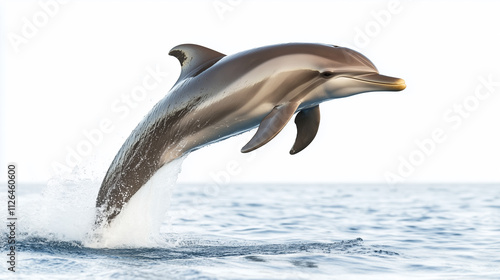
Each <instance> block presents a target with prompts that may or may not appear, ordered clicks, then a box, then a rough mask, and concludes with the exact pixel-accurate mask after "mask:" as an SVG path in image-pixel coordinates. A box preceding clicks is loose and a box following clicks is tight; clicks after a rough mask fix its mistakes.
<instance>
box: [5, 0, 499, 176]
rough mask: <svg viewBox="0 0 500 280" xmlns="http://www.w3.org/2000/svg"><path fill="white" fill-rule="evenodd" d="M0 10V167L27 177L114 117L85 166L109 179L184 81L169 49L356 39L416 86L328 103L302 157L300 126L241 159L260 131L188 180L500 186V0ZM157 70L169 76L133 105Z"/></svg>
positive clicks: (384, 67)
mask: <svg viewBox="0 0 500 280" xmlns="http://www.w3.org/2000/svg"><path fill="white" fill-rule="evenodd" d="M47 2H49V3H52V4H50V5H48V6H47V7H43V4H40V3H47ZM0 3H1V6H0V13H1V14H0V16H1V22H0V28H1V30H0V31H1V33H0V44H1V47H0V65H1V66H0V67H1V68H0V75H1V76H0V90H1V97H0V104H1V105H0V106H1V107H0V110H1V128H0V129H1V130H0V133H1V138H0V139H1V140H0V141H1V142H0V164H1V166H4V168H5V169H6V164H7V162H11V161H14V162H17V163H18V165H19V170H20V176H21V177H20V178H21V179H20V180H23V181H25V182H41V181H46V180H47V179H49V178H51V177H52V176H54V175H56V173H55V172H54V170H53V168H52V166H53V165H54V163H55V162H58V163H60V164H67V162H66V159H67V158H68V157H71V153H70V152H68V151H69V150H76V149H77V147H79V145H80V148H81V147H85V144H82V143H83V142H85V141H87V140H86V137H85V134H84V133H85V131H93V130H95V129H98V128H99V126H100V123H101V122H103V121H104V122H106V121H108V122H109V123H110V124H111V126H112V129H110V130H111V131H108V132H106V133H103V137H102V139H97V140H96V141H95V144H91V146H90V148H91V149H90V150H89V155H87V156H83V155H81V159H79V160H77V161H78V162H79V166H87V168H88V169H89V170H91V171H93V172H96V175H95V176H103V175H104V173H105V171H106V169H107V167H108V166H109V163H110V162H111V160H112V159H113V157H114V156H115V154H116V152H117V151H118V149H119V148H120V146H121V145H122V143H123V142H124V140H125V139H126V137H127V136H128V135H129V133H130V131H131V130H132V129H133V128H134V127H135V126H136V125H137V123H138V122H139V121H140V120H141V119H142V117H143V116H144V115H145V114H147V112H148V111H149V110H150V109H151V108H152V107H153V105H154V104H155V103H156V102H157V101H158V100H160V99H161V98H162V97H163V96H164V95H165V94H166V93H167V92H168V90H169V89H170V87H171V86H172V85H173V83H174V82H175V80H176V79H177V77H178V75H179V71H180V66H179V64H178V61H177V60H176V59H175V58H173V57H170V56H168V51H169V50H170V49H171V48H172V47H174V46H176V45H178V44H182V43H197V44H201V45H205V46H207V47H209V48H213V49H215V50H218V51H220V52H222V53H225V54H228V55H229V54H233V53H236V52H239V51H243V50H247V49H251V48H255V47H259V46H263V45H269V44H275V43H287V42H317V43H329V44H336V45H341V46H346V47H350V48H353V49H355V50H357V51H360V52H361V53H363V54H365V55H366V56H367V57H368V58H370V59H371V60H372V61H373V62H374V64H375V65H376V66H377V67H378V69H379V71H380V72H381V73H382V74H386V75H389V76H395V77H400V78H403V79H405V80H406V83H407V86H408V87H407V89H406V90H404V91H403V92H379V93H366V94H362V95H358V96H354V97H350V98H346V99H342V100H334V101H330V102H327V103H323V104H322V105H321V106H320V107H321V124H320V130H319V133H318V135H317V136H316V139H315V140H314V141H313V143H312V144H311V145H310V146H309V147H307V148H306V149H305V150H304V151H302V152H301V153H299V154H297V155H295V156H290V155H289V154H288V151H289V149H290V148H291V146H292V144H293V142H294V140H295V133H296V132H295V125H294V124H293V121H291V122H290V123H289V124H288V126H287V127H286V128H285V129H284V130H283V131H282V132H281V133H280V134H279V135H278V136H277V137H276V138H275V139H273V140H272V141H271V142H270V143H268V144H267V145H265V146H264V147H262V148H260V149H258V150H257V151H256V152H254V153H250V154H241V153H240V148H241V147H242V146H243V145H244V144H245V143H246V142H247V141H248V140H249V139H250V138H251V137H252V135H253V133H254V131H252V132H250V133H246V134H243V135H241V136H238V137H235V138H232V139H229V140H226V141H223V142H219V143H217V144H214V145H211V146H210V147H205V148H203V149H201V150H198V151H196V152H194V153H192V154H191V155H189V157H188V158H187V159H186V160H185V161H184V164H183V171H182V173H181V175H180V179H179V181H181V182H213V180H220V181H223V182H227V180H229V181H231V182H353V183H356V182H378V183H383V182H386V176H387V174H388V172H390V173H392V174H393V175H397V176H399V179H401V180H402V181H404V182H409V183H412V182H497V183H498V182H500V172H499V171H500V168H499V167H500V161H499V158H500V145H499V144H498V143H500V131H499V128H500V126H499V121H500V110H499V108H500V107H499V105H500V68H499V64H500V54H499V53H498V52H499V50H500V40H499V36H498V27H499V26H500V17H499V15H498V13H499V12H498V11H500V4H499V2H495V1H461V2H459V1H418V2H417V1H413V2H405V1H401V2H399V1H365V2H362V1H303V2H302V1H295V2H293V1H245V0H242V1H227V0H221V1H204V2H198V1H178V2H174V1H147V2H146V1H122V2H119V1H72V2H69V3H67V4H57V5H54V4H53V3H57V2H54V1H47V0H45V1H40V2H38V1H1V2H0ZM31 24H33V26H30V25H31ZM23 33H24V34H23ZM12 40H14V41H12ZM13 42H14V43H13ZM156 68H158V69H159V71H160V72H166V73H168V75H167V76H166V77H164V76H159V77H157V80H158V83H157V84H155V86H154V88H152V89H150V90H147V93H146V95H145V96H139V97H136V100H133V99H132V103H130V104H129V105H127V103H125V101H124V99H123V98H131V95H132V92H133V91H134V90H136V89H137V86H141V84H142V80H143V79H144V78H145V77H147V76H148V75H149V76H150V75H151V74H149V72H148V71H154V70H155V69H156ZM148 69H150V70H148ZM481 79H483V80H486V81H487V80H491V81H493V82H492V83H489V88H487V87H485V86H484V84H485V83H482V82H481ZM486 84H488V83H486ZM488 89H489V90H488ZM475 94H476V95H475ZM459 107H463V109H462V111H461V112H459V111H458V110H460V109H458V108H459ZM432 137H434V139H433V140H424V139H432ZM417 142H420V143H425V144H423V145H424V146H423V148H422V144H421V145H420V146H419V145H418V144H417ZM87 143H88V142H87ZM87 147H89V146H87ZM426 149H427V150H426ZM425 152H426V153H425ZM403 161H405V162H406V161H407V162H408V163H406V165H404V164H403V163H402V162H403ZM402 164H403V165H404V166H402ZM398 169H399V171H398ZM214 174H217V175H214ZM214 178H219V179H214Z"/></svg>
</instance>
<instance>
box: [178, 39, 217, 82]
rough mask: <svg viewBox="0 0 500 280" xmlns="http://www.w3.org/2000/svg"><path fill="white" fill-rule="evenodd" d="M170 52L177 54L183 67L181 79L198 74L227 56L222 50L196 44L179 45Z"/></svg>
mask: <svg viewBox="0 0 500 280" xmlns="http://www.w3.org/2000/svg"><path fill="white" fill-rule="evenodd" d="M168 54H169V55H171V56H175V57H176V58H177V59H178V60H179V62H180V63H181V67H182V69H181V75H180V77H179V80H182V79H185V78H186V77H189V76H196V75H198V74H199V73H201V72H203V71H204V70H206V69H207V68H209V67H210V66H212V65H213V64H215V63H216V62H217V61H219V60H220V59H221V58H223V57H224V56H226V55H225V54H222V53H220V52H217V51H214V50H211V49H209V48H205V47H203V46H199V45H194V44H183V45H178V46H177V47H174V48H173V49H171V50H170V51H169V52H168Z"/></svg>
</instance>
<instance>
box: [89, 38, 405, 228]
mask: <svg viewBox="0 0 500 280" xmlns="http://www.w3.org/2000/svg"><path fill="white" fill-rule="evenodd" d="M169 55H172V56H174V57H176V58H177V59H178V60H179V62H180V64H181V67H182V68H181V74H180V77H179V79H178V80H177V82H176V83H175V84H174V86H173V87H172V89H171V90H170V92H169V93H168V94H167V95H166V96H165V97H164V98H163V99H162V100H161V101H160V102H158V103H157V104H156V105H155V106H154V108H153V109H152V110H151V112H149V114H148V115H147V116H146V117H145V118H144V119H143V120H142V121H141V122H140V123H139V125H138V126H137V127H136V128H135V129H134V131H132V133H131V134H130V136H129V137H128V139H127V140H126V141H125V143H124V144H123V146H122V147H121V149H120V151H119V152H118V154H117V155H116V156H115V158H114V160H113V162H112V163H111V166H110V167H109V169H108V172H107V173H106V176H105V178H104V180H103V182H102V185H101V189H100V190H99V194H98V197H97V202H96V206H97V208H98V209H100V210H101V211H100V212H99V214H98V217H97V220H96V224H103V223H105V224H107V223H109V222H110V221H112V220H113V219H114V218H115V217H116V215H118V214H119V213H120V211H121V210H122V208H123V206H124V204H125V203H126V202H127V201H129V199H130V198H131V197H132V196H133V195H134V194H135V193H136V192H137V191H138V190H139V189H140V188H141V187H142V186H143V185H144V184H145V183H146V182H147V181H148V180H149V179H150V178H151V177H152V176H153V175H154V174H155V173H156V172H157V171H158V170H159V169H160V168H161V167H162V166H163V165H165V164H166V163H169V162H171V161H173V160H174V159H177V158H179V157H181V156H183V155H185V154H187V153H189V152H191V151H194V150H197V149H199V148H201V147H203V146H205V145H207V144H210V143H214V142H218V141H221V140H223V139H226V138H229V137H231V136H234V135H237V134H240V133H243V132H246V131H248V130H251V129H252V128H254V127H256V126H259V128H258V130H257V132H256V133H255V135H254V136H253V138H252V139H251V140H250V141H249V142H248V143H247V144H246V145H245V146H244V147H243V148H242V149H241V152H243V153H247V152H250V151H253V150H255V149H257V148H259V147H261V146H262V145H265V144H266V143H267V142H269V141H270V140H271V139H273V138H274V136H276V135H277V134H278V133H279V132H280V131H281V129H283V127H284V126H285V125H286V124H287V122H288V121H289V120H290V119H291V118H292V116H293V115H294V114H295V113H297V112H298V114H297V116H296V118H295V123H296V125H297V138H296V139H295V144H294V145H293V147H292V149H291V150H290V153H291V154H296V153H298V152H300V151H301V150H303V149H304V148H305V147H307V146H308V145H309V144H310V143H311V141H312V140H313V139H314V137H315V136H316V132H317V131H318V126H319V119H320V113H319V106H318V105H319V103H321V102H324V101H327V100H330V99H335V98H342V97H347V96H351V95H354V94H358V93H363V92H368V91H400V90H403V89H404V88H405V87H406V85H405V82H404V80H402V79H399V78H393V77H388V76H383V75H380V74H379V73H378V70H377V68H376V67H375V65H373V63H372V62H371V61H370V60H369V59H368V58H366V57H365V56H363V55H362V54H360V53H358V52H356V51H354V50H351V49H348V48H343V47H338V46H334V45H323V44H311V43H291V44H280V45H273V46H266V47H261V48H256V49H252V50H248V51H244V52H240V53H237V54H234V55H230V56H226V55H224V54H222V53H220V52H217V51H214V50H211V49H208V48H205V47H203V46H199V45H194V44H184V45H179V46H177V47H174V48H173V49H172V50H170V52H169ZM259 124H260V125H259Z"/></svg>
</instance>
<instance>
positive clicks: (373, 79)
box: [349, 73, 406, 91]
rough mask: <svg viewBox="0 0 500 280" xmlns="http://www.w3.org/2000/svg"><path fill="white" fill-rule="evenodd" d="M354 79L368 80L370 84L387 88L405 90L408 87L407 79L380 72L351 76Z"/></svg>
mask: <svg viewBox="0 0 500 280" xmlns="http://www.w3.org/2000/svg"><path fill="white" fill-rule="evenodd" d="M349 78H351V79H354V80H359V81H363V82H366V83H368V84H373V85H376V86H379V87H381V88H383V89H385V90H394V91H398V90H403V89H405V88H406V83H405V80H403V79H400V78H394V77H389V76H384V75H380V74H378V73H368V74H361V75H357V76H352V77H349Z"/></svg>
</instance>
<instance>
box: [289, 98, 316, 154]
mask: <svg viewBox="0 0 500 280" xmlns="http://www.w3.org/2000/svg"><path fill="white" fill-rule="evenodd" d="M319 118H320V114H319V106H318V105H316V106H314V107H312V108H309V109H306V110H302V111H300V112H299V113H298V114H297V116H296V117H295V124H296V125H297V138H295V143H294V144H293V147H292V149H291V150H290V154H291V155H294V154H296V153H298V152H300V151H302V150H303V149H305V148H306V147H307V146H308V145H309V144H311V142H312V140H313V139H314V137H315V136H316V133H317V132H318V127H319Z"/></svg>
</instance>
